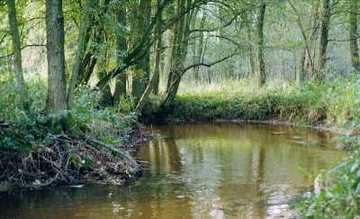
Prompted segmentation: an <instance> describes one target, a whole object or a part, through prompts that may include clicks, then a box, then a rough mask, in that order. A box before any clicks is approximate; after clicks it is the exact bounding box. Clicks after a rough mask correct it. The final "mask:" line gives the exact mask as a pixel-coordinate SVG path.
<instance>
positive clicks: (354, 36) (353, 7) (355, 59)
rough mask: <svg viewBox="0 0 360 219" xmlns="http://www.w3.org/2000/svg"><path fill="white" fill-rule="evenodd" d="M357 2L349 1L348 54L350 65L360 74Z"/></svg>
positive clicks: (354, 0) (355, 0) (356, 0)
mask: <svg viewBox="0 0 360 219" xmlns="http://www.w3.org/2000/svg"><path fill="white" fill-rule="evenodd" d="M358 11H359V10H358V0H350V14H349V23H350V41H349V42H350V53H351V63H352V66H353V68H354V69H355V70H356V71H357V72H358V73H359V72H360V58H359V45H358V27H357V25H358V15H357V13H358Z"/></svg>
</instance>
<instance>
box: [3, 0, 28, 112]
mask: <svg viewBox="0 0 360 219" xmlns="http://www.w3.org/2000/svg"><path fill="white" fill-rule="evenodd" d="M7 6H8V17H9V26H10V32H11V38H12V47H13V53H14V70H15V76H16V83H17V91H18V98H17V104H18V107H19V108H21V109H23V107H24V102H25V96H26V95H25V81H24V76H23V69H22V57H21V42H20V35H19V29H18V22H17V18H16V8H15V0H7Z"/></svg>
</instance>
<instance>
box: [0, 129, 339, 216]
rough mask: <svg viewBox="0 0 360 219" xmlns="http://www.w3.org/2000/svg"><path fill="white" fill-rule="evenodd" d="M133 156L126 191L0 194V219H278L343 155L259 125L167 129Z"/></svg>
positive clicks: (314, 140)
mask: <svg viewBox="0 0 360 219" xmlns="http://www.w3.org/2000/svg"><path fill="white" fill-rule="evenodd" d="M150 130H151V131H153V132H154V133H157V134H158V137H157V138H156V139H154V140H153V141H152V142H150V143H149V144H148V145H145V146H143V147H142V148H141V150H140V151H139V155H138V158H139V159H141V160H143V161H147V164H146V171H145V174H144V176H143V177H142V178H141V179H140V180H138V181H136V182H135V183H132V184H131V185H127V186H99V185H93V186H84V187H82V188H72V187H64V188H56V189H52V190H43V191H33V192H24V193H16V194H12V195H5V194H0V217H1V218H29V219H42V218H56V219H58V218H59V219H60V218H64V219H65V218H66V219H72V218H91V219H109V218H156V219H158V218H163V219H173V218H184V219H187V218H189V219H190V218H278V217H283V218H287V217H289V212H291V211H289V203H291V201H292V199H293V198H294V197H296V196H297V195H299V194H301V193H302V192H303V191H304V190H305V189H306V188H307V187H309V186H310V185H311V184H312V177H311V176H310V175H312V174H317V173H319V172H320V171H321V170H322V169H327V168H330V167H331V166H333V165H334V164H336V163H337V162H338V161H339V160H341V159H342V158H343V156H344V153H342V152H340V151H336V150H333V149H332V144H331V143H330V142H331V137H330V136H328V135H327V134H324V133H318V132H312V131H309V130H303V129H291V128H284V127H275V126H264V125H235V124H220V125H219V124H218V125H211V124H206V125H178V126H177V125H174V126H160V127H156V128H152V129H150Z"/></svg>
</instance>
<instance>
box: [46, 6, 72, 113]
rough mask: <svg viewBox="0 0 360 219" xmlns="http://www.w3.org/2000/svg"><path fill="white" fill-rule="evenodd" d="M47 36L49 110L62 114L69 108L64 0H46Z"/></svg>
mask: <svg viewBox="0 0 360 219" xmlns="http://www.w3.org/2000/svg"><path fill="white" fill-rule="evenodd" d="M46 38H47V61H48V99H47V110H48V112H49V113H52V114H62V113H63V112H64V111H65V110H66V109H67V101H66V81H65V55H64V17H63V8H62V0H47V1H46Z"/></svg>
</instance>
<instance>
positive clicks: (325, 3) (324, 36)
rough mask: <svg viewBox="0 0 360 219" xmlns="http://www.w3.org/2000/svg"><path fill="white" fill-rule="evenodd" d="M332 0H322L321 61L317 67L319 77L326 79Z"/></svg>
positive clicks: (321, 79) (319, 78) (320, 79)
mask: <svg viewBox="0 0 360 219" xmlns="http://www.w3.org/2000/svg"><path fill="white" fill-rule="evenodd" d="M330 16H331V8H330V0H322V16H321V30H320V31H321V32H320V48H319V62H318V69H317V79H318V80H319V81H323V80H324V77H325V75H324V68H325V64H326V61H327V52H326V51H327V46H328V43H329V39H328V37H329V27H330Z"/></svg>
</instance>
